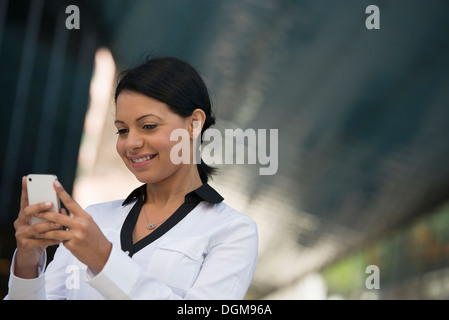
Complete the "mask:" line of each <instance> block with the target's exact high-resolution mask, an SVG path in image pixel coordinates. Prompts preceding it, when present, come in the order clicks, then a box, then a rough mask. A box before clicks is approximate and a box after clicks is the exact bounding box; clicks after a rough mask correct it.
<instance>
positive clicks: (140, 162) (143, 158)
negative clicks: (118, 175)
mask: <svg viewBox="0 0 449 320" xmlns="http://www.w3.org/2000/svg"><path fill="white" fill-rule="evenodd" d="M156 156H157V153H154V154H141V155H137V156H132V157H128V159H129V160H131V163H132V166H133V167H134V168H140V167H143V166H144V165H146V164H148V163H149V162H150V161H151V160H152V159H154V157H156Z"/></svg>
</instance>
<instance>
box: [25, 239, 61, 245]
mask: <svg viewBox="0 0 449 320" xmlns="http://www.w3.org/2000/svg"><path fill="white" fill-rule="evenodd" d="M27 241H29V242H30V243H31V242H32V243H33V247H48V246H54V245H55V244H60V243H61V241H59V240H55V239H39V238H30V239H27Z"/></svg>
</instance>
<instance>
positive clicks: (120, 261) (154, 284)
mask: <svg viewBox="0 0 449 320" xmlns="http://www.w3.org/2000/svg"><path fill="white" fill-rule="evenodd" d="M257 246H258V235H257V227H256V224H255V223H254V222H253V221H252V220H251V219H249V218H246V219H241V220H239V221H235V222H234V223H232V224H230V225H229V226H228V227H227V228H226V229H225V230H223V232H222V233H221V234H219V235H217V236H216V237H215V238H214V239H213V241H212V242H211V243H210V246H209V247H208V249H207V252H206V254H205V258H204V261H203V265H202V266H201V271H200V273H199V275H198V277H197V279H196V281H195V283H194V284H193V286H192V287H191V288H190V289H189V290H188V291H187V292H186V295H185V296H184V297H182V296H180V295H179V294H176V293H175V292H174V291H173V290H172V288H171V287H170V286H168V285H166V284H165V283H163V282H162V281H160V280H159V279H158V278H156V277H155V276H153V275H152V274H150V273H149V272H145V271H144V270H143V269H142V268H141V267H140V266H139V265H138V264H137V263H136V262H135V261H134V260H132V259H131V258H130V257H129V256H128V255H127V254H126V253H125V252H123V251H122V250H121V249H120V248H118V247H117V246H114V245H113V247H112V250H111V253H110V255H109V259H108V261H107V263H106V264H105V266H104V268H103V269H102V270H101V271H100V272H99V273H98V274H96V275H94V274H93V273H92V272H90V271H89V270H88V271H87V272H86V278H87V283H88V284H90V285H91V286H92V287H94V288H95V289H96V290H97V291H98V292H99V293H100V294H102V295H103V296H104V297H105V298H106V299H159V300H165V299H167V300H168V299H195V300H197V299H210V300H215V299H243V298H244V296H245V294H246V291H247V289H248V287H249V285H250V282H251V279H252V277H253V274H254V271H255V266H256V260H257Z"/></svg>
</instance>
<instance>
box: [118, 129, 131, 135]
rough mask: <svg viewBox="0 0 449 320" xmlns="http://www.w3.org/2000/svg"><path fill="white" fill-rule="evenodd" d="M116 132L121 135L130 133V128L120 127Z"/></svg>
mask: <svg viewBox="0 0 449 320" xmlns="http://www.w3.org/2000/svg"><path fill="white" fill-rule="evenodd" d="M116 133H117V134H118V135H119V136H121V135H124V134H126V133H128V129H118V130H117V132H116Z"/></svg>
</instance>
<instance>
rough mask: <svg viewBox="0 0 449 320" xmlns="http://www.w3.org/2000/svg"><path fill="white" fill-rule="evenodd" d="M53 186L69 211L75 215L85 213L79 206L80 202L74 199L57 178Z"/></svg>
mask: <svg viewBox="0 0 449 320" xmlns="http://www.w3.org/2000/svg"><path fill="white" fill-rule="evenodd" d="M53 187H54V188H55V190H56V193H57V194H58V197H59V199H61V201H62V203H64V205H65V207H66V208H67V209H68V210H69V212H70V213H71V214H72V215H73V216H79V215H83V213H84V210H83V209H82V208H81V207H80V206H79V204H78V203H77V202H76V201H75V200H73V199H72V197H71V196H70V195H69V194H68V193H67V192H66V191H65V189H64V187H63V186H62V185H61V183H60V182H59V181H58V180H56V181H55V182H53Z"/></svg>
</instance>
